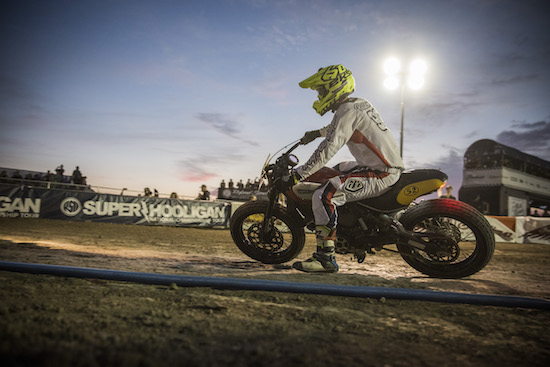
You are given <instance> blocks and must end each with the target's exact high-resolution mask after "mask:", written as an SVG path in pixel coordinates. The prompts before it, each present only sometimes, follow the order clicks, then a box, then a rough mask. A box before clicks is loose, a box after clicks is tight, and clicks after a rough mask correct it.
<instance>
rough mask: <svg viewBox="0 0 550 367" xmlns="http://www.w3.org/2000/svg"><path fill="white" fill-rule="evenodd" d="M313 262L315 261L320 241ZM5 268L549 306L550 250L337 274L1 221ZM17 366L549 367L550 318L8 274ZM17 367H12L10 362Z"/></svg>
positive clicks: (379, 262) (221, 239)
mask: <svg viewBox="0 0 550 367" xmlns="http://www.w3.org/2000/svg"><path fill="white" fill-rule="evenodd" d="M307 241H308V242H307V245H306V250H305V251H304V252H303V253H302V256H301V257H306V256H309V255H310V253H311V252H312V251H313V248H314V242H313V241H314V239H313V238H312V237H308V239H307ZM0 260H4V261H19V262H35V263H44V264H56V265H69V266H83V267H96V268H109V269H116V270H128V271H139V272H156V273H167V274H182V275H200V276H229V277H238V278H254V279H272V280H284V281H293V282H315V283H327V284H345V285H368V286H381V287H394V288H416V289H429V290H442V291H451V292H467V293H485V294H501V295H515V296H528V297H538V298H545V299H550V282H549V281H550V246H544V245H524V244H520V245H518V244H516V245H509V244H497V248H496V252H495V257H494V259H493V261H492V262H491V263H490V264H489V265H488V266H487V267H486V268H485V269H484V270H483V271H482V272H480V273H478V274H475V275H473V276H471V277H469V278H467V279H461V280H439V279H431V278H426V277H424V276H422V275H421V274H419V273H417V272H416V271H414V269H412V268H410V267H408V266H407V265H406V264H405V263H404V261H403V260H402V259H401V258H400V257H399V255H396V254H393V253H389V252H382V253H379V254H377V255H375V256H370V257H367V259H366V260H365V262H364V263H363V264H357V263H355V262H353V261H351V260H350V259H347V258H345V257H342V256H340V257H339V258H338V261H339V265H340V267H341V269H342V271H341V272H340V273H337V274H323V275H310V274H302V273H298V272H296V271H294V270H292V269H290V266H289V264H284V265H280V266H272V265H264V264H260V263H257V262H254V261H252V260H250V259H248V258H247V257H246V256H244V255H242V254H241V253H240V252H239V251H238V250H237V249H236V247H235V246H234V245H233V244H232V242H231V236H230V234H229V232H228V231H227V230H208V229H190V228H171V227H140V226H128V225H115V224H103V223H91V222H88V223H82V222H69V221H54V220H36V219H26V220H25V219H8V218H0ZM0 279H1V282H0V295H1V298H0V315H1V317H0V353H1V355H0V357H1V358H2V360H3V361H8V363H7V365H13V366H15V365H17V366H25V365H29V366H30V365H33V366H49V365H52V366H53V365H55V366H74V365H80V366H96V365H101V366H115V365H126V366H154V365H182V366H183V365H198V366H217V365H219V366H221V365H224V366H225V365H242V366H244V365H251V366H252V365H254V366H261V365H264V366H279V365H288V364H290V363H292V364H297V365H298V364H302V365H313V364H314V363H315V364H317V365H333V366H334V365H336V366H339V365H342V366H344V365H345V366H353V365H359V364H361V365H363V366H436V365H437V366H495V365H500V366H520V365H529V366H546V365H548V363H549V362H550V352H549V351H550V336H549V335H548V332H547V330H548V327H549V326H550V312H548V311H540V310H529V309H514V308H501V307H491V306H471V305H456V304H442V303H434V302H420V301H398V300H386V299H357V298H341V297H334V296H319V295H299V294H285V293H277V292H275V293H274V292H254V291H231V290H216V289H210V288H181V287H177V286H148V285H139V284H130V283H123V282H111V281H99V280H86V279H69V278H57V277H51V276H40V275H29V274H17V273H9V272H0ZM3 364H4V363H3Z"/></svg>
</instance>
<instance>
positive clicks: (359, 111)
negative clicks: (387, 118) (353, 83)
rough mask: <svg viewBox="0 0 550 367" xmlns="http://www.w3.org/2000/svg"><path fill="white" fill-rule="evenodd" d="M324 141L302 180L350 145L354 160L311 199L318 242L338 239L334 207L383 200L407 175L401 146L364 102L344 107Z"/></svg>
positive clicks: (349, 102)
mask: <svg viewBox="0 0 550 367" xmlns="http://www.w3.org/2000/svg"><path fill="white" fill-rule="evenodd" d="M320 132H321V135H322V136H323V135H325V136H326V137H325V140H324V141H322V142H321V144H320V145H319V146H318V147H317V149H316V150H315V152H314V153H313V154H312V156H311V157H310V158H309V160H308V161H307V162H306V163H305V164H304V165H303V166H300V167H297V168H296V172H297V173H298V175H300V176H301V178H302V179H305V178H307V177H309V176H310V175H312V174H314V173H315V172H316V171H318V170H319V169H321V168H322V167H323V166H324V165H325V164H326V163H327V162H328V161H329V160H330V159H331V158H332V157H333V156H334V155H335V154H336V153H337V152H338V151H339V150H340V148H342V147H343V146H344V144H346V145H347V146H348V148H349V150H350V153H351V154H352V155H353V157H354V158H355V161H352V162H342V163H339V164H338V165H337V166H336V167H334V168H335V169H337V170H339V171H340V172H342V175H341V176H337V177H333V178H332V179H330V180H329V181H327V182H326V183H324V184H323V185H321V186H320V187H319V188H318V189H317V190H316V191H315V193H314V195H313V198H312V207H313V214H314V216H315V224H316V226H317V228H319V227H320V226H321V227H325V228H327V231H326V232H325V233H319V232H318V233H317V236H318V237H324V238H325V239H327V237H329V238H331V237H334V234H335V228H336V224H337V211H336V207H338V206H341V205H344V204H345V203H346V202H348V201H357V200H362V199H365V198H369V197H375V196H379V195H382V194H383V193H384V192H386V191H387V190H389V188H390V186H391V185H393V184H394V183H395V182H397V180H398V179H399V176H400V175H401V171H402V170H403V169H404V164H403V160H402V159H401V157H400V155H399V149H398V146H397V143H396V141H395V139H394V137H393V135H392V133H391V131H390V130H389V129H388V128H387V126H386V124H385V123H384V121H383V120H382V118H381V117H380V115H378V112H376V110H375V108H374V107H373V106H372V105H371V104H370V103H369V102H367V101H366V100H364V99H362V98H350V99H348V100H347V101H346V102H344V103H343V104H342V105H340V107H339V108H338V110H337V111H336V113H335V114H334V118H333V119H332V122H331V123H330V125H328V126H327V127H325V128H323V129H321V130H320Z"/></svg>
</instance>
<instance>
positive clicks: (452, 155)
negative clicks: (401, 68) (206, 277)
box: [0, 0, 550, 197]
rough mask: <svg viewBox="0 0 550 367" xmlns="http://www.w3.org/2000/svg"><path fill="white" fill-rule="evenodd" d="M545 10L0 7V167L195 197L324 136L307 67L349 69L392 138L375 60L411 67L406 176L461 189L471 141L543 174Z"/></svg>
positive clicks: (231, 3) (543, 4) (394, 96)
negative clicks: (421, 80) (416, 74)
mask: <svg viewBox="0 0 550 367" xmlns="http://www.w3.org/2000/svg"><path fill="white" fill-rule="evenodd" d="M549 14H550V13H549V6H548V4H547V1H542V0H540V1H539V0H523V1H517V0H503V1H499V0H471V1H470V0H447V1H436V0H431V1H430V0H416V1H408V0H385V1H374V0H368V1H352V0H343V1H336V0H334V1H331V0H320V1H299V0H294V1H292V0H289V1H268V0H242V1H241V0H227V1H223V0H219V1H209V0H203V1H185V0H180V1H169V0H164V1H141V0H134V1H125V0H112V1H107V0H95V1H87V0H81V1H58V0H51V1H28V0H17V1H10V0H8V1H4V2H2V5H1V11H0V40H1V43H0V45H1V47H2V51H1V52H2V58H1V59H0V129H1V130H0V131H1V134H0V167H6V168H18V169H22V170H34V171H43V172H45V171H46V170H51V171H53V170H54V169H55V168H56V167H57V166H58V165H60V164H63V165H64V167H65V169H66V171H68V172H69V174H70V172H72V170H73V169H74V167H75V166H79V167H80V169H81V171H82V172H83V174H84V175H85V176H87V178H88V183H89V184H91V185H93V186H104V187H113V188H123V187H126V188H128V189H130V190H138V191H142V190H143V188H144V187H150V188H151V189H153V188H156V189H157V190H158V191H160V192H161V193H164V194H169V193H171V192H173V191H175V192H177V193H178V194H180V196H188V197H194V196H196V195H197V193H198V192H199V191H200V185H201V184H206V185H207V186H208V188H209V189H210V191H214V190H215V189H216V188H217V187H218V186H219V183H220V181H221V180H222V179H224V180H225V181H226V182H227V181H228V180H229V179H230V178H231V179H233V180H234V181H238V180H239V179H242V180H243V181H245V182H246V180H247V179H254V178H255V177H258V176H259V173H260V169H261V166H262V164H263V163H264V161H265V158H266V157H267V155H268V154H269V153H274V152H276V151H278V150H279V149H280V148H282V147H283V146H285V145H287V144H289V143H291V142H293V141H295V140H296V139H299V138H301V137H302V135H303V134H304V132H305V131H307V130H313V129H317V128H321V127H323V126H325V125H327V124H329V123H330V121H331V119H332V113H330V112H329V113H327V114H326V115H325V116H323V117H321V116H319V115H318V114H317V113H316V112H315V111H314V110H313V108H312V104H313V102H314V100H315V99H316V93H315V92H313V91H311V90H306V89H302V88H300V87H299V86H298V83H299V82H300V81H302V80H303V79H305V78H307V77H309V76H310V75H312V74H313V73H315V72H316V71H317V69H318V68H320V67H324V66H328V65H332V64H343V65H344V66H345V67H347V68H349V69H350V70H351V71H352V72H353V75H354V77H355V81H356V92H355V93H354V94H353V96H356V97H363V98H365V99H367V100H369V101H370V102H371V103H372V104H373V105H374V106H375V107H376V108H377V110H378V112H379V113H380V115H381V116H382V118H383V119H384V120H385V122H386V124H387V125H388V127H389V128H390V130H391V131H392V132H393V134H394V136H395V138H396V140H397V141H399V134H400V121H401V95H400V92H399V91H390V90H387V89H385V88H384V86H383V82H384V77H385V76H384V73H383V68H382V66H383V62H384V60H385V59H386V58H388V57H390V56H395V57H398V58H400V59H401V60H402V61H403V63H405V62H406V61H408V60H412V59H414V58H416V57H423V58H424V59H425V60H426V62H427V64H428V69H427V72H426V81H425V85H424V87H423V88H422V89H420V90H418V91H413V90H408V89H407V90H406V91H405V96H404V100H405V134H404V153H403V154H404V161H405V165H406V167H407V168H426V167H434V168H440V169H442V170H443V171H445V172H447V173H448V174H449V176H450V179H449V184H450V185H453V186H454V187H455V188H456V189H457V188H458V187H460V185H461V182H462V160H463V156H464V152H465V150H466V149H467V148H468V146H470V145H471V144H472V143H473V142H475V141H477V140H479V139H493V140H496V141H498V142H501V143H503V144H505V145H508V146H511V147H514V148H516V149H519V150H521V151H524V152H526V153H529V154H532V155H535V156H538V157H540V158H543V159H546V160H550V98H549V97H550V22H549V17H548V15H549ZM319 142H320V140H316V141H315V142H314V143H312V144H310V145H308V146H306V147H301V148H299V149H298V150H296V151H295V153H296V154H297V155H298V156H299V158H300V159H301V160H302V162H305V161H306V160H307V158H308V157H309V155H310V154H311V152H312V151H313V149H314V148H315V146H316V145H317V144H318V143H319ZM350 159H351V155H350V154H349V152H348V151H347V148H344V149H343V150H342V151H341V152H340V153H338V154H337V156H336V157H334V158H333V160H332V161H331V164H332V163H336V162H338V161H343V160H350Z"/></svg>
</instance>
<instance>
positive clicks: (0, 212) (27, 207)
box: [0, 196, 42, 218]
mask: <svg viewBox="0 0 550 367" xmlns="http://www.w3.org/2000/svg"><path fill="white" fill-rule="evenodd" d="M41 202H42V201H41V199H31V198H13V199H12V198H10V197H9V196H0V217H12V218H16V217H22V218H39V217H40V204H41Z"/></svg>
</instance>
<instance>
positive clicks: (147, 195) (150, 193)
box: [143, 187, 152, 197]
mask: <svg viewBox="0 0 550 367" xmlns="http://www.w3.org/2000/svg"><path fill="white" fill-rule="evenodd" d="M151 195H152V192H151V189H150V188H148V187H146V188H144V189H143V196H146V197H151Z"/></svg>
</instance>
